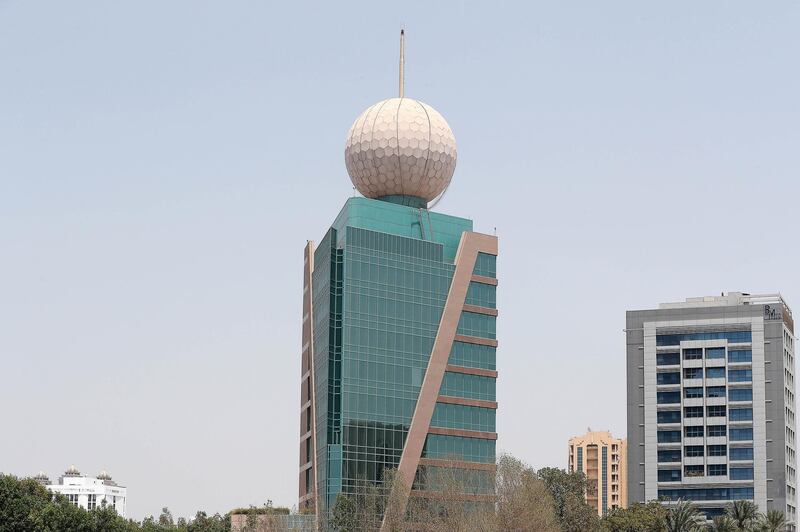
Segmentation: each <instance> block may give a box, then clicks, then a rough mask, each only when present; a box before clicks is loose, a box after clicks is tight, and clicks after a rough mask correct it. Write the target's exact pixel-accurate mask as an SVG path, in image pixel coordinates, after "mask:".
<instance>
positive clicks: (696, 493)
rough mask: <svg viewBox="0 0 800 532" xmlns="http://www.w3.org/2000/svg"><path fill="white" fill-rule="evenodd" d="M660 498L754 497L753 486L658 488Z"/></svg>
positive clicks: (703, 499) (721, 499)
mask: <svg viewBox="0 0 800 532" xmlns="http://www.w3.org/2000/svg"><path fill="white" fill-rule="evenodd" d="M658 498H659V499H662V500H668V501H677V500H679V499H682V500H684V501H739V500H743V499H753V498H754V495H753V488H672V489H663V490H658Z"/></svg>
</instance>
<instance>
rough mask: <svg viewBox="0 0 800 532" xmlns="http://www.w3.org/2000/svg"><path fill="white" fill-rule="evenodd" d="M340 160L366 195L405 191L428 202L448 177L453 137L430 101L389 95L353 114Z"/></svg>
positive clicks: (452, 163) (452, 162) (453, 159)
mask: <svg viewBox="0 0 800 532" xmlns="http://www.w3.org/2000/svg"><path fill="white" fill-rule="evenodd" d="M344 159H345V164H346V165H347V173H348V174H350V180H351V181H353V184H354V185H355V186H356V188H357V189H358V191H359V192H361V194H363V195H364V196H366V197H368V198H379V197H381V196H390V195H406V196H417V197H420V198H423V199H425V201H431V200H432V199H433V198H435V197H436V196H438V195H439V194H441V193H442V191H444V189H445V188H446V187H447V185H448V184H449V183H450V179H452V177H453V172H454V171H455V169H456V138H455V136H453V132H452V131H451V130H450V126H449V125H447V122H446V121H445V119H444V117H442V115H440V114H439V113H438V112H437V111H436V109H434V108H433V107H431V106H430V105H426V104H424V103H422V102H419V101H417V100H412V99H411V98H390V99H388V100H383V101H382V102H378V103H376V104H375V105H373V106H372V107H370V108H368V109H367V110H366V111H364V112H363V113H361V115H360V116H359V117H358V118H356V121H355V122H354V123H353V127H351V128H350V132H349V133H348V134H347V142H346V143H345V148H344Z"/></svg>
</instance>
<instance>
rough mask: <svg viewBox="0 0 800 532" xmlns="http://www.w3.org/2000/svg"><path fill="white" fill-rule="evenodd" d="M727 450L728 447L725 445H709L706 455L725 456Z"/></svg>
mask: <svg viewBox="0 0 800 532" xmlns="http://www.w3.org/2000/svg"><path fill="white" fill-rule="evenodd" d="M727 452H728V447H727V446H725V445H709V446H708V456H725V455H726V454H727Z"/></svg>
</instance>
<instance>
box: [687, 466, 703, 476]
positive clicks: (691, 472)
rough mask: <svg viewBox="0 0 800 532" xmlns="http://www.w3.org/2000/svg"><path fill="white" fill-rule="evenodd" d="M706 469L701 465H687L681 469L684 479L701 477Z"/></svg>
mask: <svg viewBox="0 0 800 532" xmlns="http://www.w3.org/2000/svg"><path fill="white" fill-rule="evenodd" d="M705 470H706V468H705V467H703V466H702V465H687V466H684V468H683V475H684V476H686V477H702V476H703V475H704V474H705Z"/></svg>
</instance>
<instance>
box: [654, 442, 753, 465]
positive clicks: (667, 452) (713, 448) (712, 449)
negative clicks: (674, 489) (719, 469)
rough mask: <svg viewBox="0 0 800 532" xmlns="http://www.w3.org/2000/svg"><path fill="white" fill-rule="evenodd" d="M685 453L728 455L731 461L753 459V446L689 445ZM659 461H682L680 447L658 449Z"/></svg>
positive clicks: (688, 455)
mask: <svg viewBox="0 0 800 532" xmlns="http://www.w3.org/2000/svg"><path fill="white" fill-rule="evenodd" d="M683 454H684V456H687V457H697V456H704V455H705V454H707V455H708V456H728V457H729V459H730V461H732V462H737V461H746V460H752V459H753V448H752V447H731V448H730V451H729V450H728V446H727V445H707V446H706V447H705V448H703V446H702V445H687V446H685V447H684V448H683ZM658 461H659V463H670V462H680V461H681V450H680V449H661V450H659V451H658Z"/></svg>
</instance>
